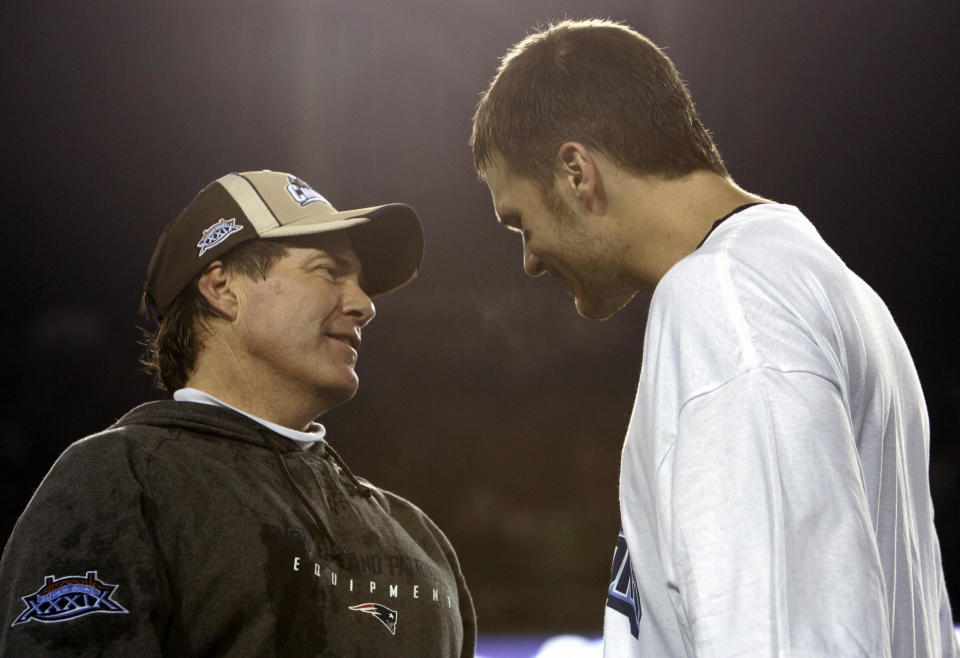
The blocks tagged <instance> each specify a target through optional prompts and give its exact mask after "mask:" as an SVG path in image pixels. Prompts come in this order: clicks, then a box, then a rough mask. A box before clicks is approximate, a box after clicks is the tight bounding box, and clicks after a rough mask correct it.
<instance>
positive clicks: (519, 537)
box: [0, 0, 960, 632]
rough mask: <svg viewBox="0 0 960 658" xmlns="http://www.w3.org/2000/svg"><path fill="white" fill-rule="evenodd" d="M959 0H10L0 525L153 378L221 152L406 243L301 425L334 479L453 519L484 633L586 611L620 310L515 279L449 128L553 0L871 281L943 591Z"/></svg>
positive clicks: (953, 572)
mask: <svg viewBox="0 0 960 658" xmlns="http://www.w3.org/2000/svg"><path fill="white" fill-rule="evenodd" d="M957 7H958V5H957V3H956V2H952V1H940V2H936V3H933V2H923V1H920V2H914V1H911V2H907V1H903V2H865V1H861V0H854V1H852V2H839V3H837V2H826V1H825V0H815V1H800V0H793V1H783V2H769V1H768V0H753V1H745V2H729V1H726V0H719V1H717V2H709V3H708V2H703V1H695V0H657V1H653V2H640V1H637V0H632V1H627V0H596V1H595V2H592V3H582V2H572V1H561V0H535V1H529V2H522V1H517V0H511V1H507V0H486V1H478V0H473V1H469V0H397V1H395V2H386V0H381V1H374V0H353V1H351V2H345V1H344V2H336V1H332V0H328V1H317V2H306V1H301V2H284V3H280V2H277V3H270V2H263V1H262V0H257V1H253V0H250V1H241V2H220V1H217V2H196V3H188V2H162V3H161V2H150V1H143V2H129V1H128V0H122V1H121V0H110V1H105V0H97V1H95V2H62V3H50V2H46V3H44V2H32V3H26V2H14V3H5V8H4V20H3V22H2V27H0V30H2V32H0V49H2V65H0V66H2V69H0V71H2V94H3V97H4V102H3V122H2V126H3V144H2V161H3V164H2V178H0V181H2V188H0V189H2V195H3V196H2V205H0V207H2V209H3V210H2V213H3V224H2V235H3V238H4V244H5V245H6V248H7V252H6V255H5V257H4V258H2V259H0V280H2V282H3V303H2V305H0V308H2V313H3V317H2V322H0V332H2V334H0V337H2V352H0V365H2V374H3V386H4V390H3V393H4V394H3V396H2V400H3V402H2V403H3V410H2V413H0V469H2V470H0V494H2V501H3V504H2V519H0V536H2V537H6V535H7V533H8V532H9V529H10V528H11V527H12V525H13V523H14V521H15V519H16V517H17V515H18V514H19V512H20V511H21V510H22V508H23V506H24V505H25V504H26V502H27V500H28V498H29V496H30V493H31V491H32V490H33V489H34V488H35V486H36V485H37V483H38V482H39V481H40V478H41V477H42V475H43V474H44V472H45V471H46V470H47V469H48V468H49V466H50V465H51V463H52V462H53V460H54V459H55V458H56V456H57V455H58V454H59V453H60V451H61V450H62V449H63V448H64V447H65V446H67V444H69V443H70V442H72V441H74V440H75V439H77V438H79V437H81V436H83V435H85V434H88V433H91V432H94V431H97V430H99V429H101V428H103V427H104V426H106V425H108V424H109V423H111V422H112V421H113V420H114V419H116V418H117V417H119V416H120V415H122V414H123V413H124V412H125V411H126V410H127V409H128V408H129V407H131V406H133V405H135V404H137V403H138V402H140V401H143V400H145V399H148V398H152V397H157V396H158V395H159V394H158V393H156V392H154V391H152V390H151V384H150V380H149V378H148V377H147V376H146V375H144V374H142V373H139V372H138V366H137V357H138V354H139V348H138V345H137V341H138V338H139V332H138V329H137V325H138V323H139V320H138V317H137V314H136V309H137V305H138V300H139V294H140V291H141V286H142V282H143V276H144V271H145V268H146V263H147V260H148V258H149V256H150V253H151V251H152V248H153V245H154V242H155V240H156V238H157V237H158V235H159V233H160V231H161V229H162V228H163V226H164V225H165V224H166V223H167V222H168V221H169V220H170V219H171V218H172V217H173V216H174V215H176V213H177V212H179V211H180V209H181V208H182V207H183V206H184V205H186V203H187V202H188V201H189V200H190V199H191V198H192V197H193V195H194V194H195V192H196V191H197V190H199V189H200V188H201V187H202V186H203V185H204V184H206V183H207V182H208V181H210V180H213V179H214V178H217V177H219V176H220V175H222V174H224V173H226V172H228V171H241V170H248V169H261V168H270V169H277V170H282V171H283V170H285V171H290V172H293V173H295V174H297V175H299V176H300V177H302V178H303V179H305V180H306V181H308V182H310V183H311V184H312V185H313V186H314V187H316V188H317V190H318V191H319V192H320V193H321V194H323V195H325V196H326V197H327V198H329V199H330V200H331V201H332V202H333V203H334V205H336V206H338V207H339V208H343V209H346V208H356V207H362V206H367V205H371V204H375V203H381V202H386V201H405V202H408V203H411V204H412V205H414V206H415V207H416V208H417V209H418V210H419V211H420V213H421V215H422V218H423V221H424V224H425V231H426V236H427V249H426V255H425V260H424V262H423V267H422V273H421V276H420V278H419V279H418V280H417V281H416V282H415V283H414V285H413V286H411V287H409V288H407V289H405V290H403V291H402V292H400V293H398V294H396V295H392V296H389V297H386V298H383V299H381V300H379V301H378V311H379V312H378V316H377V319H376V320H375V321H374V323H373V324H372V325H370V327H369V328H368V330H367V331H366V332H365V334H364V349H363V354H362V356H361V360H360V366H359V373H360V376H361V382H362V383H361V389H360V392H359V394H358V395H357V397H356V398H355V400H354V401H353V402H351V403H349V404H347V405H345V406H343V407H342V408H340V409H337V410H335V411H333V412H331V413H329V414H328V415H327V416H325V420H324V422H325V423H326V425H327V428H328V431H329V435H330V437H331V439H332V442H333V443H334V445H335V446H336V447H337V448H338V449H339V450H340V452H341V454H342V455H343V456H344V458H345V459H346V460H347V462H348V463H349V464H350V465H351V467H352V468H353V469H354V470H355V471H357V472H358V473H360V474H362V475H365V476H367V477H369V478H370V479H372V480H373V481H374V482H376V483H378V484H380V485H381V486H384V487H386V488H390V489H393V490H395V491H397V492H399V493H401V494H403V495H405V496H407V497H409V498H411V499H412V500H414V501H415V502H417V503H418V504H419V505H420V506H421V507H423V508H424V509H425V510H426V511H427V512H428V513H429V514H430V515H431V516H432V517H433V518H434V519H435V520H436V521H437V522H438V523H439V524H440V525H441V526H442V527H443V528H444V529H445V530H446V532H447V533H448V534H449V535H450V537H451V539H452V540H453V542H454V544H455V545H456V546H457V548H458V551H459V554H460V557H461V560H462V563H463V568H464V571H465V572H466V575H467V578H468V581H469V583H470V584H471V586H472V589H473V592H474V595H475V598H476V602H477V605H478V610H479V615H480V624H481V630H482V631H486V632H490V631H508V630H541V631H557V630H560V631H565V630H571V631H596V630H598V629H599V628H600V623H601V616H602V610H603V603H604V598H605V591H604V588H605V586H606V582H607V575H608V570H609V564H610V559H611V557H612V553H613V546H614V542H615V538H616V533H617V530H618V528H619V517H618V510H617V479H618V475H619V467H618V463H619V451H620V445H621V442H622V439H623V434H624V430H625V429H626V424H627V419H628V415H629V412H630V406H631V403H632V399H633V393H634V387H635V385H636V380H637V374H638V370H639V367H640V355H641V343H642V336H643V327H644V320H645V315H646V307H647V299H646V298H644V297H638V298H636V299H635V300H634V302H633V303H632V304H631V305H630V306H629V307H628V308H627V309H626V310H625V311H623V312H621V313H620V314H619V315H617V316H616V317H615V318H614V319H612V320H610V321H608V322H605V323H592V322H588V321H586V320H581V319H579V318H578V317H577V316H576V313H575V312H574V310H573V307H572V304H571V303H570V300H569V298H568V297H567V296H566V294H565V293H564V292H563V291H562V289H561V287H560V285H559V284H558V283H557V282H556V281H548V280H533V279H529V278H527V277H526V276H525V275H524V274H523V272H522V269H521V253H520V242H519V240H518V239H517V238H516V236H514V235H511V234H508V233H507V232H505V231H503V230H502V229H500V228H499V227H498V226H497V225H496V223H495V221H494V217H493V214H492V208H491V203H490V200H489V195H488V193H487V190H486V188H485V186H483V185H482V184H480V183H479V182H478V181H477V179H476V176H475V174H474V172H473V168H472V164H471V156H470V152H469V148H468V146H467V137H468V134H469V129H470V118H471V115H472V112H473V109H474V106H475V104H476V102H477V100H478V94H479V93H480V91H481V90H482V89H483V88H484V87H485V86H486V84H487V81H488V79H489V78H490V76H491V75H492V74H493V73H494V70H495V67H496V65H497V58H498V57H499V56H500V55H502V54H503V52H504V51H505V50H506V49H507V48H508V47H509V46H510V45H511V44H513V43H514V42H516V41H517V40H519V39H520V38H522V37H523V36H524V35H525V34H526V33H527V31H528V29H529V28H530V27H532V26H533V25H535V24H537V23H539V22H542V21H545V20H548V19H553V18H562V17H564V16H568V17H572V18H579V17H586V16H600V17H612V18H614V19H619V20H623V21H626V22H627V23H629V24H630V25H632V26H633V27H635V28H637V29H638V30H639V31H641V32H643V33H645V34H647V35H648V36H650V37H651V38H653V39H654V40H655V41H656V42H657V43H659V44H660V45H662V46H664V47H666V48H667V52H668V54H669V55H670V56H671V57H672V58H673V60H674V62H675V64H676V65H677V67H678V69H679V70H680V72H681V74H682V75H683V76H684V78H685V79H686V80H687V81H688V83H689V85H690V88H691V90H692V93H693V97H694V100H695V102H696V103H697V105H698V107H699V109H700V111H701V114H702V117H703V120H704V122H705V123H706V125H707V126H708V127H710V128H711V130H712V131H713V133H714V135H715V138H716V140H717V143H718V145H719V147H720V151H721V153H722V154H723V155H724V157H725V159H726V162H727V165H728V167H729V169H730V171H731V173H732V174H733V176H734V177H735V179H736V180H737V182H738V183H740V184H741V185H742V186H743V187H745V188H746V189H748V190H750V191H753V192H756V193H759V194H762V195H764V196H767V197H771V198H774V199H777V200H780V201H783V202H787V203H792V204H795V205H798V206H799V207H800V208H801V209H802V210H804V211H805V212H806V214H807V215H808V216H809V217H810V218H811V219H812V220H813V222H814V223H815V224H816V225H817V227H818V228H819V230H820V231H821V233H822V234H823V235H824V237H825V238H826V239H827V240H828V242H830V243H831V244H832V245H833V246H834V248H835V249H836V250H837V251H838V252H839V253H840V255H841V256H842V257H843V258H844V259H845V260H846V261H847V263H848V264H849V265H850V266H851V267H852V268H853V269H854V270H855V271H857V272H858V273H859V274H860V275H861V276H863V277H864V278H865V279H866V280H867V281H868V282H869V283H870V284H871V285H873V286H874V287H875V288H876V289H877V290H878V291H879V293H880V294H881V295H882V296H883V297H884V299H885V300H886V301H887V303H888V305H889V306H890V308H891V309H892V311H893V314H894V317H895V318H896V320H897V322H898V323H899V325H900V327H901V329H902V331H903V333H904V335H905V336H906V338H907V342H908V344H909V345H910V347H911V349H912V351H913V354H914V358H915V360H916V363H917V368H918V370H919V372H920V377H921V380H922V383H923V386H924V389H925V391H926V395H927V400H928V405H929V410H930V417H931V433H932V448H931V455H932V456H931V482H932V485H933V495H934V499H935V503H936V508H937V514H938V516H937V520H938V528H939V532H940V537H941V542H942V547H943V551H944V562H945V568H946V572H947V578H948V583H949V586H950V589H951V591H952V592H953V594H954V597H955V598H954V609H955V610H957V609H958V608H960V606H958V600H960V599H958V598H957V597H958V596H960V562H958V561H957V554H958V548H960V533H958V527H957V523H956V517H957V512H958V504H960V500H958V494H960V486H958V481H957V467H958V459H960V454H958V453H960V449H958V443H957V433H958V430H960V419H958V409H960V403H958V397H960V377H958V373H960V364H958V357H957V349H956V347H955V344H954V335H955V333H956V330H957V322H956V321H955V320H954V319H953V317H954V315H953V311H954V309H955V307H956V304H957V285H956V268H955V266H954V263H955V251H956V247H955V240H956V237H957V228H956V217H957V212H956V209H955V208H956V201H955V194H956V189H957V174H958V167H957V164H956V157H957V147H958V127H957V125H958V124H957V117H958V116H960V103H958V92H957V87H958V76H957V71H958V48H957V45H956V41H957V28H958V24H960V23H958V20H957V18H958V16H957Z"/></svg>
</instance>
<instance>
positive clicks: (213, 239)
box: [197, 217, 243, 258]
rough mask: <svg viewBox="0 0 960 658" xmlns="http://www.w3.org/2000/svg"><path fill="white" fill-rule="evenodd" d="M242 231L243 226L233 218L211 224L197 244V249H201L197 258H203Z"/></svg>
mask: <svg viewBox="0 0 960 658" xmlns="http://www.w3.org/2000/svg"><path fill="white" fill-rule="evenodd" d="M242 230H243V224H237V218H236V217H231V218H230V219H224V218H223V217H221V218H220V219H219V220H217V223H216V224H211V225H210V226H208V227H207V228H205V229H204V230H203V235H202V236H201V238H200V242H198V243H197V247H199V249H200V253H199V254H197V257H198V258H199V257H200V256H203V254H204V253H206V252H207V250H209V249H213V248H214V247H216V246H217V245H218V244H220V243H221V242H223V241H224V240H226V239H227V238H228V237H230V236H231V235H233V234H234V233H236V232H237V231H242Z"/></svg>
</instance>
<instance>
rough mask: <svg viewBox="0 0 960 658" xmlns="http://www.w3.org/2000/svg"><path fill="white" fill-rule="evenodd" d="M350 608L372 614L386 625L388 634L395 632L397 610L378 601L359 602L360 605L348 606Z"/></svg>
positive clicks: (394, 633)
mask: <svg viewBox="0 0 960 658" xmlns="http://www.w3.org/2000/svg"><path fill="white" fill-rule="evenodd" d="M350 609H351V610H356V611H357V612H366V613H367V614H369V615H373V616H374V617H376V618H377V619H379V620H380V623H382V624H383V625H384V626H386V627H387V630H388V631H390V635H396V634H397V611H396V610H391V609H390V608H388V607H387V606H385V605H381V604H379V603H361V604H360V605H352V606H350Z"/></svg>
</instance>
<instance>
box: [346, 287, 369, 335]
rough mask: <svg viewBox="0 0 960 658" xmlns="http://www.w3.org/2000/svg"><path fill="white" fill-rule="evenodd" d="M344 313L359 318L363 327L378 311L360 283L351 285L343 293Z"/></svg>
mask: <svg viewBox="0 0 960 658" xmlns="http://www.w3.org/2000/svg"><path fill="white" fill-rule="evenodd" d="M343 312H344V314H346V315H350V316H353V317H356V318H358V319H359V321H360V322H359V325H360V327H363V326H365V325H366V324H367V323H368V322H370V320H372V319H373V317H374V316H375V315H376V314H377V309H376V307H374V305H373V300H371V299H370V296H369V295H367V293H365V292H364V291H363V288H361V287H360V284H359V283H350V284H349V285H348V286H347V288H346V290H344V291H343Z"/></svg>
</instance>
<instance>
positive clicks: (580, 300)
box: [543, 189, 637, 320]
mask: <svg viewBox="0 0 960 658" xmlns="http://www.w3.org/2000/svg"><path fill="white" fill-rule="evenodd" d="M543 205H544V207H545V208H546V209H547V210H548V211H549V212H550V214H551V215H553V218H554V221H556V226H557V231H558V234H560V235H562V236H563V237H564V242H566V243H567V244H568V247H569V248H568V249H567V254H568V257H567V258H566V259H565V260H566V262H565V263H564V264H563V269H564V270H566V271H567V273H566V274H564V273H561V272H556V270H555V269H554V268H552V267H550V266H549V265H548V267H547V271H548V272H550V273H551V274H554V275H555V276H560V277H561V278H564V279H567V277H569V278H571V279H573V280H572V281H569V280H566V281H565V283H566V287H567V290H568V292H570V294H571V295H572V296H573V298H574V307H575V308H576V310H577V313H578V314H579V315H580V317H582V318H584V319H587V320H607V319H609V318H610V317H611V316H613V315H614V314H615V313H617V311H619V310H620V309H622V308H623V307H624V306H626V305H627V304H628V303H629V302H630V300H631V299H633V296H634V295H635V294H636V293H637V289H636V286H635V285H634V284H633V281H631V280H630V279H629V277H628V276H626V275H625V274H623V273H622V272H621V271H620V268H619V265H618V257H619V256H621V255H622V254H620V253H617V249H616V247H614V246H611V245H609V244H607V240H605V239H603V236H598V235H596V234H593V233H591V232H590V231H589V230H587V229H586V228H585V227H584V226H583V225H582V224H580V223H579V222H580V221H581V220H580V219H579V218H578V217H577V216H576V213H575V211H574V209H573V207H572V206H570V204H569V203H568V202H567V201H566V200H565V199H564V198H563V197H561V196H560V194H558V193H557V192H556V190H553V189H547V190H543ZM621 251H624V249H623V248H622V247H621Z"/></svg>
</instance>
